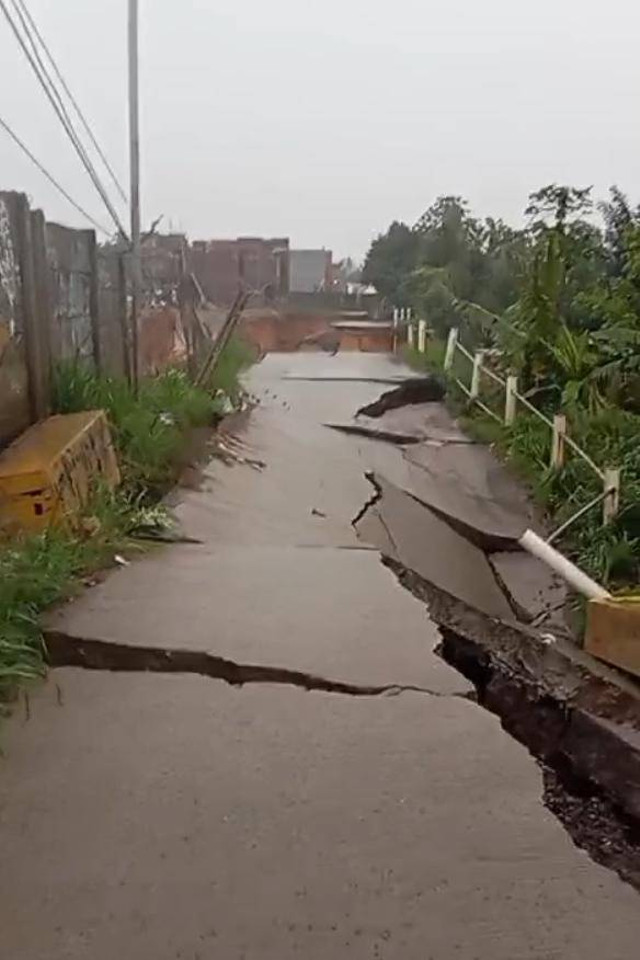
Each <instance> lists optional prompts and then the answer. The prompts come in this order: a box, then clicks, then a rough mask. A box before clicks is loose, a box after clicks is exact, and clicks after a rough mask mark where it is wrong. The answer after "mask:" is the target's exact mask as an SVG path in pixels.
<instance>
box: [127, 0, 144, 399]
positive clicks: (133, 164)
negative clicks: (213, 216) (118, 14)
mask: <svg viewBox="0 0 640 960" xmlns="http://www.w3.org/2000/svg"><path fill="white" fill-rule="evenodd" d="M129 172H130V178H131V180H130V184H131V352H132V354H133V356H132V364H131V366H132V371H131V372H132V379H133V386H134V389H135V390H137V388H138V380H139V376H140V350H139V344H138V314H139V312H140V298H141V295H142V265H141V261H140V255H141V254H140V128H139V109H138V0H129Z"/></svg>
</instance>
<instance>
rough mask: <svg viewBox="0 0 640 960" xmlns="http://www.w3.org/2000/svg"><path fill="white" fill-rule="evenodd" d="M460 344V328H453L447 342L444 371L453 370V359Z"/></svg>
mask: <svg viewBox="0 0 640 960" xmlns="http://www.w3.org/2000/svg"><path fill="white" fill-rule="evenodd" d="M457 343H458V328H457V327H452V328H451V330H449V338H448V340H447V352H446V353H445V355H444V369H445V370H451V367H452V366H453V358H454V356H455V353H456V346H457Z"/></svg>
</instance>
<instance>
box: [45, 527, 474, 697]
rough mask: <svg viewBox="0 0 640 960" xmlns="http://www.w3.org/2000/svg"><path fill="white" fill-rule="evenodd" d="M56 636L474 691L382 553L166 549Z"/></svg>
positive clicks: (94, 594) (86, 601)
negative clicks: (447, 660) (437, 650)
mask: <svg viewBox="0 0 640 960" xmlns="http://www.w3.org/2000/svg"><path fill="white" fill-rule="evenodd" d="M399 622H401V623H402V631H401V633H398V623H399ZM47 628H48V629H49V630H52V631H54V632H56V633H63V634H67V635H69V636H71V637H75V638H79V639H83V638H88V639H96V640H103V641H108V642H110V643H121V644H123V645H126V646H132V647H138V648H141V649H151V648H164V649H165V650H171V649H179V650H183V651H189V652H192V653H194V654H198V653H206V654H210V655H212V656H213V657H219V658H220V657H222V658H224V659H225V660H228V661H232V662H233V663H236V664H255V665H257V666H260V667H272V668H288V669H289V670H293V671H299V672H303V673H306V674H310V675H314V676H319V677H324V678H328V679H331V680H335V681H341V682H343V683H351V684H356V685H360V686H381V685H382V686H384V685H389V684H391V685H405V686H406V685H417V686H424V687H427V688H430V689H434V690H438V691H440V692H443V693H452V692H465V691H467V690H469V689H470V687H469V685H468V684H467V682H466V681H464V680H462V679H461V678H460V676H459V675H458V674H456V673H455V671H453V670H451V668H450V667H447V666H446V664H443V663H442V661H441V660H440V658H439V657H437V656H435V655H434V654H433V653H432V648H433V647H434V646H435V645H436V643H437V642H438V639H439V638H438V634H437V632H436V631H434V630H431V629H430V625H429V621H428V619H427V618H426V617H425V614H424V609H423V608H422V606H421V605H420V604H419V603H417V602H416V601H412V600H411V599H410V598H407V596H406V594H405V593H404V591H403V590H402V589H401V588H400V587H399V586H398V585H397V584H396V583H395V582H394V580H393V578H392V577H390V576H389V574H388V572H387V571H386V570H385V569H384V568H383V567H382V565H381V564H380V561H379V558H378V556H377V554H375V553H367V552H365V553H363V552H358V551H349V550H335V549H325V550H311V549H305V548H302V549H298V548H295V547H272V548H267V547H255V546H247V547H244V548H243V547H231V546H227V547H226V548H225V549H222V550H218V551H217V552H213V551H204V550H203V549H201V548H200V547H190V546H180V545H176V546H172V547H167V548H166V549H164V550H162V551H159V552H157V553H154V554H152V555H151V556H149V557H147V558H145V559H144V560H142V561H140V562H138V563H135V564H132V565H131V566H130V567H128V568H126V569H122V570H118V571H115V572H114V573H113V574H112V575H111V576H110V577H108V578H107V579H106V580H105V581H104V582H103V583H100V584H98V585H97V586H96V587H94V588H93V589H92V590H90V591H87V592H86V593H85V594H84V595H83V596H82V597H80V598H79V599H78V600H76V601H75V602H74V603H72V604H68V605H65V606H63V607H61V608H59V609H58V610H57V611H55V612H54V613H53V614H52V615H51V616H50V617H49V618H48V621H47Z"/></svg>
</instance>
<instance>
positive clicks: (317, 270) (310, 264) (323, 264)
mask: <svg viewBox="0 0 640 960" xmlns="http://www.w3.org/2000/svg"><path fill="white" fill-rule="evenodd" d="M331 261H332V255H331V251H330V250H292V251H291V252H290V254H289V290H290V291H291V293H314V292H316V291H319V290H327V289H330V287H331V272H332V270H331Z"/></svg>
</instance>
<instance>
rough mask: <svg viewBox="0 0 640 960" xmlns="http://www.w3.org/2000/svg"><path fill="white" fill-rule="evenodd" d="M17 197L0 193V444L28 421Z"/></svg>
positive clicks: (27, 383) (27, 382)
mask: <svg viewBox="0 0 640 960" xmlns="http://www.w3.org/2000/svg"><path fill="white" fill-rule="evenodd" d="M16 212H17V210H16V194H11V193H0V444H2V443H3V442H5V441H6V440H8V439H10V438H12V437H14V436H15V435H16V434H18V433H19V432H20V431H21V430H23V429H24V428H25V427H26V426H27V425H28V424H29V422H30V402H29V381H28V374H27V361H26V348H25V338H24V329H23V322H22V311H21V281H20V269H19V249H18V230H17V223H16Z"/></svg>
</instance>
